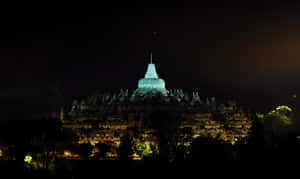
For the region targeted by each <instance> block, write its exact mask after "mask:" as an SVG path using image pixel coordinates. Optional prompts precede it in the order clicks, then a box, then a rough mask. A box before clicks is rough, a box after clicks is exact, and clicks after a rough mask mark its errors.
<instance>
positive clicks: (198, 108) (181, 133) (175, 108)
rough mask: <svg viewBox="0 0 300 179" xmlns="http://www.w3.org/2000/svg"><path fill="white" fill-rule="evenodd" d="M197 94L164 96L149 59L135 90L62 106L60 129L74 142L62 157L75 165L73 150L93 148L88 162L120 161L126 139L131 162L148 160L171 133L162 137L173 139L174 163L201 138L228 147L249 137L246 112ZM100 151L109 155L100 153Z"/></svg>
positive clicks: (171, 92) (169, 92)
mask: <svg viewBox="0 0 300 179" xmlns="http://www.w3.org/2000/svg"><path fill="white" fill-rule="evenodd" d="M199 94H200V93H199V92H198V91H195V90H194V91H183V90H182V89H170V90H167V89H166V87H165V81H164V80H163V79H161V78H159V76H158V74H157V72H156V68H155V64H153V63H152V55H151V58H150V63H149V64H148V67H147V71H146V74H145V76H144V78H142V79H140V80H139V81H138V88H136V89H133V90H131V89H120V90H119V91H118V92H115V93H113V92H105V91H97V92H95V93H94V94H92V95H90V96H87V97H84V98H81V99H74V101H73V103H72V104H71V105H69V107H68V106H65V108H64V111H66V112H63V113H62V114H61V121H62V123H63V127H64V128H66V129H71V130H72V131H73V133H74V135H75V136H76V137H74V139H73V141H72V143H70V144H66V146H65V149H64V152H63V153H62V157H64V158H73V159H79V158H80V156H79V155H78V153H76V151H74V150H72V149H73V148H74V147H72V146H74V145H82V144H88V145H92V146H93V151H92V153H91V154H90V157H94V158H95V157H96V158H97V159H103V160H113V159H118V157H119V153H118V151H120V148H122V147H124V146H122V143H123V141H124V138H126V136H127V138H129V139H130V143H131V146H130V148H131V149H132V151H133V153H132V154H131V157H132V158H133V159H135V160H139V159H144V158H145V157H148V158H149V156H150V157H151V156H152V157H153V156H155V155H156V154H158V153H160V151H159V150H163V149H162V146H161V145H162V143H161V136H160V135H158V133H159V132H161V131H172V133H168V134H164V135H166V136H169V135H171V136H174V138H172V141H169V142H168V145H169V149H170V153H169V154H168V155H169V157H170V158H172V155H173V154H172V153H174V151H175V150H176V148H178V146H181V147H182V148H183V150H184V157H185V158H186V157H188V155H189V146H190V144H191V143H192V142H193V141H194V140H195V139H196V138H197V137H199V136H209V137H210V138H214V139H217V140H220V141H223V142H224V143H229V144H230V143H234V142H236V141H239V140H243V139H245V138H247V136H249V133H250V132H251V126H252V120H251V117H250V113H249V112H248V111H247V110H245V109H244V108H242V107H240V106H238V105H237V104H236V103H235V102H234V101H222V100H219V101H218V102H217V101H216V99H215V97H209V96H200V95H199ZM157 124H159V125H157ZM158 126H159V127H158ZM161 128H164V130H161ZM128 136H129V137H128ZM167 139H170V137H167ZM125 141H126V140H125ZM103 146H107V147H108V149H109V150H107V151H105V152H104V153H103V151H101V150H103V149H101V148H102V147H103ZM173 156H174V155H173Z"/></svg>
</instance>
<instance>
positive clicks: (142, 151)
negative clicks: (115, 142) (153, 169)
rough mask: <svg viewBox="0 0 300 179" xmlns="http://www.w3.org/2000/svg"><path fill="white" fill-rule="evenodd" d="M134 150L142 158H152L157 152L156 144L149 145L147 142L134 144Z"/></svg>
mask: <svg viewBox="0 0 300 179" xmlns="http://www.w3.org/2000/svg"><path fill="white" fill-rule="evenodd" d="M135 147H136V151H137V154H139V155H140V156H141V157H142V158H143V159H146V158H153V157H155V156H157V155H158V154H159V148H158V145H154V146H150V144H149V143H146V142H145V143H138V144H136V146H135Z"/></svg>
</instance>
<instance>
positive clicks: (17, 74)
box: [0, 1, 300, 109]
mask: <svg viewBox="0 0 300 179" xmlns="http://www.w3.org/2000/svg"><path fill="white" fill-rule="evenodd" d="M1 8H2V9H1V12H2V14H1V22H0V25H1V35H0V59H1V70H0V76H1V77H0V78H1V85H0V87H1V89H0V97H1V96H2V97H3V96H5V97H6V98H13V97H16V96H18V97H19V96H26V95H27V96H30V95H35V94H36V90H39V89H43V88H47V87H49V86H53V85H54V84H55V83H56V82H57V81H59V82H60V83H61V85H62V88H63V91H64V95H65V96H66V97H68V98H71V97H74V96H82V95H88V94H90V93H91V92H93V91H94V90H97V89H107V90H111V89H117V88H122V87H126V88H136V87H137V81H138V79H139V78H141V77H143V76H144V73H145V70H146V65H147V63H148V61H149V60H148V59H147V58H148V57H147V56H148V55H149V52H150V51H152V52H153V56H154V63H156V66H157V71H158V73H159V75H160V77H162V78H163V79H165V81H166V86H167V88H185V89H199V91H200V92H201V93H203V94H205V95H214V96H229V97H234V98H238V100H241V101H243V102H244V103H246V104H249V105H251V106H254V107H257V108H259V109H262V108H264V109H269V108H270V106H272V105H277V104H288V103H289V102H290V97H289V96H290V95H291V94H292V93H296V91H297V90H298V89H299V76H300V70H299V69H300V58H299V57H300V31H299V30H300V14H299V12H300V11H299V10H300V9H299V6H298V5H296V4H267V3H265V4H264V3H262V2H261V3H260V4H250V3H248V4H247V3H245V2H243V4H230V3H228V2H227V3H219V4H216V3H211V4H205V3H201V4H187V3H182V2H176V1H174V2H172V3H166V4H163V3H150V2H149V3H148V4H146V3H145V4H141V3H133V4H125V3H124V4H118V3H116V4H105V3H99V4H91V3H81V4H75V3H74V4H54V3H53V4H48V3H44V4H42V3H40V4H34V3H32V4H30V3H29V4H28V2H26V3H24V4H18V7H16V5H15V4H8V5H6V6H1ZM153 32H156V33H155V34H156V35H153ZM30 89H33V90H32V91H31V92H30ZM28 93H30V95H28ZM17 94H18V95H17Z"/></svg>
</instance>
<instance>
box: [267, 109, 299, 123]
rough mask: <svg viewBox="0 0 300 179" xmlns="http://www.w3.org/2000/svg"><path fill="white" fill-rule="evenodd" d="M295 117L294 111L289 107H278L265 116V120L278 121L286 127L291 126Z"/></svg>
mask: <svg viewBox="0 0 300 179" xmlns="http://www.w3.org/2000/svg"><path fill="white" fill-rule="evenodd" d="M293 117H294V114H293V110H292V109H291V108H290V107H288V106H278V107H276V109H274V110H272V111H270V112H269V113H267V114H266V115H265V119H277V120H279V121H280V122H281V123H282V124H284V125H291V124H292V123H293Z"/></svg>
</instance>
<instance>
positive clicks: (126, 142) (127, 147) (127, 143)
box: [117, 134, 133, 160]
mask: <svg viewBox="0 0 300 179" xmlns="http://www.w3.org/2000/svg"><path fill="white" fill-rule="evenodd" d="M132 147H133V144H132V138H131V136H130V135H129V134H125V135H124V136H122V137H121V143H120V147H119V148H118V149H117V152H118V159H119V160H132V154H133V150H132Z"/></svg>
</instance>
